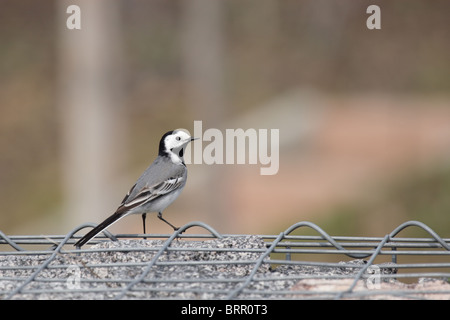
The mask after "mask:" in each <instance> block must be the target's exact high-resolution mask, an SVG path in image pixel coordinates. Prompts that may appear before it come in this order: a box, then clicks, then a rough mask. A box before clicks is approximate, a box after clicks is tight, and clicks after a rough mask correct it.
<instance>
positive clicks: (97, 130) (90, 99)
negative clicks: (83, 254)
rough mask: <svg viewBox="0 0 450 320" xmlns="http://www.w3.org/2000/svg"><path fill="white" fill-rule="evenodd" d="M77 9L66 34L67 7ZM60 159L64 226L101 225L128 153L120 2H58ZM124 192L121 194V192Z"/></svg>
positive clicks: (86, 0)
mask: <svg viewBox="0 0 450 320" xmlns="http://www.w3.org/2000/svg"><path fill="white" fill-rule="evenodd" d="M71 4H76V5H78V6H79V7H80V9H81V30H69V29H68V28H67V27H66V21H67V19H68V18H69V16H70V14H69V13H67V12H66V10H67V7H68V6H69V5H71ZM56 5H57V12H58V15H59V18H58V24H57V32H58V45H59V47H58V59H59V61H58V63H59V64H58V66H59V85H60V87H59V103H58V104H59V112H60V123H61V155H62V156H61V160H62V170H63V192H64V197H65V204H66V208H65V214H66V215H67V223H68V224H69V226H71V227H74V226H75V225H77V224H81V223H84V222H96V223H98V222H100V220H102V219H103V218H105V217H106V216H107V215H108V214H110V213H111V211H112V210H114V209H115V207H116V206H117V204H118V201H117V200H113V201H112V198H111V196H112V195H114V193H115V192H114V190H113V187H112V186H111V183H112V182H113V179H112V177H113V176H114V173H116V172H117V170H118V168H119V165H120V163H121V161H122V157H123V155H124V154H126V152H127V148H126V144H125V143H122V139H123V133H124V130H123V129H124V122H123V117H120V113H119V111H120V110H119V105H120V104H121V92H122V90H121V87H122V71H123V70H122V68H121V65H122V60H121V49H122V48H121V43H120V40H121V30H120V28H121V19H120V16H119V13H120V6H119V5H120V1H116V0H95V1H90V0H77V1H75V2H74V1H66V0H59V1H57V4H56ZM122 191H123V190H122Z"/></svg>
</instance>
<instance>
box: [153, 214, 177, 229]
mask: <svg viewBox="0 0 450 320" xmlns="http://www.w3.org/2000/svg"><path fill="white" fill-rule="evenodd" d="M158 218H159V219H160V220H162V221H164V222H165V223H167V224H168V225H169V226H171V227H172V228H173V231H177V230H178V229H180V228H177V227H175V226H174V225H173V224H171V223H170V222H169V221H167V220H166V219H164V218H163V217H162V212H158Z"/></svg>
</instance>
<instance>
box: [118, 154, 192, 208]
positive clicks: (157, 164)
mask: <svg viewBox="0 0 450 320" xmlns="http://www.w3.org/2000/svg"><path fill="white" fill-rule="evenodd" d="M177 177H183V178H184V179H183V186H184V184H186V179H187V169H186V167H185V166H184V165H183V164H180V165H174V164H173V163H172V161H171V160H170V159H167V158H166V157H157V158H156V159H155V161H153V163H152V164H151V165H150V166H149V167H148V168H147V169H146V170H145V171H144V173H143V174H142V175H141V176H140V177H139V178H138V180H137V181H136V184H135V186H134V188H133V189H132V190H130V194H129V196H128V199H130V200H131V199H133V198H134V197H135V196H136V195H137V194H138V193H139V192H140V191H141V190H142V188H145V187H152V186H156V185H158V184H160V183H161V182H163V181H165V180H167V179H169V178H177ZM125 202H127V201H125Z"/></svg>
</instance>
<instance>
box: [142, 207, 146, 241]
mask: <svg viewBox="0 0 450 320" xmlns="http://www.w3.org/2000/svg"><path fill="white" fill-rule="evenodd" d="M145 218H147V213H145V212H144V213H143V214H142V227H143V228H144V234H145ZM144 239H146V240H147V237H144Z"/></svg>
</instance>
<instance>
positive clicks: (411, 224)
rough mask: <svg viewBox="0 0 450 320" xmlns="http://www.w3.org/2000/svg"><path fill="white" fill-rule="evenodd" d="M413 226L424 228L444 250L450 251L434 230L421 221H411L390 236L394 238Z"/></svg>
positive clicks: (400, 226)
mask: <svg viewBox="0 0 450 320" xmlns="http://www.w3.org/2000/svg"><path fill="white" fill-rule="evenodd" d="M411 226H415V227H419V228H422V229H423V230H425V231H426V232H428V233H429V234H430V235H431V236H432V237H433V238H434V239H435V240H436V241H437V242H439V244H440V245H441V246H442V247H444V249H446V250H447V251H450V246H449V245H448V244H447V243H446V242H445V241H444V240H443V239H442V238H441V237H440V236H439V235H438V234H437V233H436V232H435V231H434V230H433V229H431V228H430V227H429V226H427V225H426V224H424V223H422V222H420V221H415V220H411V221H407V222H404V223H402V224H401V225H399V226H398V227H397V228H395V229H394V231H392V232H391V233H390V234H389V236H390V237H391V238H393V237H395V236H396V235H397V234H398V233H399V232H400V231H402V230H403V229H406V228H408V227H411Z"/></svg>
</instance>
